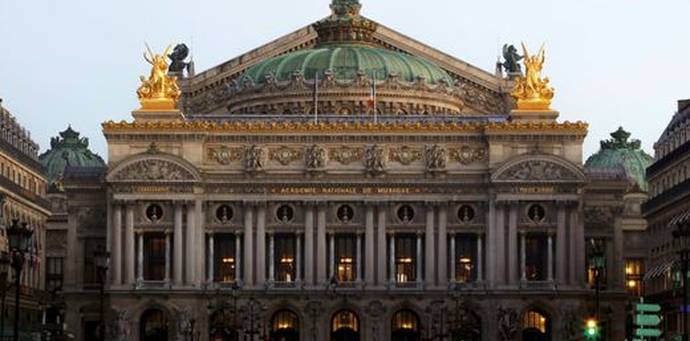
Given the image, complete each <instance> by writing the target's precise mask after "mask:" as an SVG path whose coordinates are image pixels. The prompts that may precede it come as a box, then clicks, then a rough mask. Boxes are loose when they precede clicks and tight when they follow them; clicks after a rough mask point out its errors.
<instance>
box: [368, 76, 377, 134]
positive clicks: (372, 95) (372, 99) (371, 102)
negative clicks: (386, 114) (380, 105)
mask: <svg viewBox="0 0 690 341" xmlns="http://www.w3.org/2000/svg"><path fill="white" fill-rule="evenodd" d="M367 106H368V107H369V109H372V110H373V111H374V123H377V120H378V117H377V112H376V78H375V77H371V92H370V93H369V100H368V101H367Z"/></svg>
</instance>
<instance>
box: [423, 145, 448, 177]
mask: <svg viewBox="0 0 690 341" xmlns="http://www.w3.org/2000/svg"><path fill="white" fill-rule="evenodd" d="M424 159H425V160H426V169H427V170H429V171H435V170H442V169H445V168H446V162H447V160H448V155H447V152H446V149H445V148H443V147H441V146H439V145H437V144H435V145H433V146H426V149H425V150H424Z"/></svg>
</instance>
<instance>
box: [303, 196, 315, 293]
mask: <svg viewBox="0 0 690 341" xmlns="http://www.w3.org/2000/svg"><path fill="white" fill-rule="evenodd" d="M304 281H305V282H306V284H307V285H308V286H309V285H314V206H313V205H312V204H311V203H305V216H304Z"/></svg>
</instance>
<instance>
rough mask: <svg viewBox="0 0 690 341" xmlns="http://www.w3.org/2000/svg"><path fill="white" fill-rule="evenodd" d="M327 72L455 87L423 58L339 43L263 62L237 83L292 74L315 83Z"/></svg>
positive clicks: (340, 76) (341, 77) (347, 77)
mask: <svg viewBox="0 0 690 341" xmlns="http://www.w3.org/2000/svg"><path fill="white" fill-rule="evenodd" d="M326 71H330V72H332V73H333V76H334V77H335V79H336V80H337V81H352V80H354V79H355V78H356V77H357V73H358V72H363V73H364V74H366V75H367V76H368V77H369V78H371V77H372V75H375V77H376V79H377V80H385V79H386V78H388V76H389V75H393V74H395V75H397V76H398V78H399V79H400V80H402V81H407V82H413V81H416V80H417V78H418V77H423V78H424V79H425V81H426V82H427V83H428V84H437V83H438V82H439V81H441V80H443V81H446V82H447V84H449V85H451V84H454V81H453V79H452V78H451V77H450V76H449V75H448V73H447V72H446V71H444V70H443V69H441V68H440V67H439V66H438V65H436V64H434V63H432V62H430V61H428V60H426V59H423V58H419V57H415V56H411V55H408V54H404V53H401V52H395V51H391V50H385V49H382V48H376V47H370V46H366V45H357V44H338V43H335V44H327V45H324V46H320V47H317V48H314V49H306V50H300V51H295V52H292V53H288V54H285V55H282V56H277V57H274V58H271V59H268V60H265V61H262V62H261V63H259V64H257V65H254V66H252V67H251V68H249V69H248V70H247V72H246V73H245V74H244V75H243V76H242V78H241V80H240V84H244V83H245V82H246V81H247V80H251V81H252V82H254V84H263V83H264V81H265V79H266V77H267V76H269V75H271V76H273V77H275V79H276V80H277V81H288V80H290V77H291V75H292V74H293V73H294V72H301V73H302V75H303V76H304V78H305V79H306V80H314V78H315V75H316V74H317V72H318V74H319V79H323V75H324V73H325V72H326Z"/></svg>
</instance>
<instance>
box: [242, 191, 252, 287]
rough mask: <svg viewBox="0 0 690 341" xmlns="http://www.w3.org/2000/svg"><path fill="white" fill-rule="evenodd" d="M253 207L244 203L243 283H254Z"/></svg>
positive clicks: (250, 284) (248, 284)
mask: <svg viewBox="0 0 690 341" xmlns="http://www.w3.org/2000/svg"><path fill="white" fill-rule="evenodd" d="M253 223H254V207H253V205H251V203H245V204H244V267H243V268H244V284H245V285H247V286H250V287H251V286H253V285H254V271H253V268H252V260H253V259H254V238H253V236H254V231H253V226H252V225H253Z"/></svg>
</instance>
